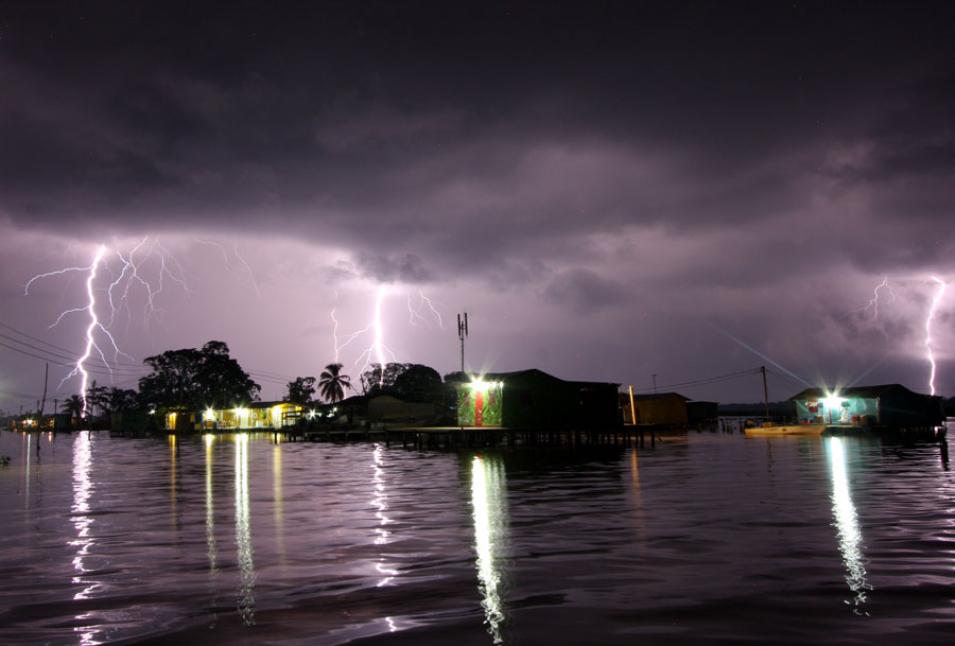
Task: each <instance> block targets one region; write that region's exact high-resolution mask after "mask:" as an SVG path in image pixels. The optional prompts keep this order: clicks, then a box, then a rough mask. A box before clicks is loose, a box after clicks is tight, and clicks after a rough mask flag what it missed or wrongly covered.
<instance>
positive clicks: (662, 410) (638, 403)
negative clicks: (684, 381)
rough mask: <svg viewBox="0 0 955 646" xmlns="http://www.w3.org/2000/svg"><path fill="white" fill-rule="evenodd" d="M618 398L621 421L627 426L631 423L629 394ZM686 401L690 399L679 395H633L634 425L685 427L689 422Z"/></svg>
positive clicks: (620, 395)
mask: <svg viewBox="0 0 955 646" xmlns="http://www.w3.org/2000/svg"><path fill="white" fill-rule="evenodd" d="M618 397H619V402H620V410H621V412H622V417H623V419H625V420H626V421H627V423H628V424H631V423H633V413H632V412H631V410H630V394H629V393H620V394H619V396H618ZM688 401H690V398H689V397H684V396H683V395H681V394H680V393H652V394H641V395H637V394H635V395H634V396H633V403H634V407H635V408H636V418H637V419H636V423H637V424H651V425H654V426H671V427H678V426H686V425H687V423H688V422H689V415H688V413H687V402H688Z"/></svg>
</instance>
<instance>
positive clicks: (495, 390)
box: [458, 369, 620, 429]
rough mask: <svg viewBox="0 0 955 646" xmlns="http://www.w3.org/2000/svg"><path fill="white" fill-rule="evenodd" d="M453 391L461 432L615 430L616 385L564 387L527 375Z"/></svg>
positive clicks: (493, 376) (485, 378) (488, 379)
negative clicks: (464, 429) (469, 428)
mask: <svg viewBox="0 0 955 646" xmlns="http://www.w3.org/2000/svg"><path fill="white" fill-rule="evenodd" d="M458 388H459V391H458V424H459V425H461V426H489V427H509V428H542V429H545V428H546V429H568V428H572V429H587V428H612V427H614V426H619V425H620V414H619V411H618V407H617V388H619V384H611V383H602V382H594V381H564V380H563V379H559V378H557V377H554V376H553V375H549V374H547V373H546V372H543V371H541V370H536V369H531V370H521V371H518V372H497V373H488V374H485V375H482V376H481V377H480V378H474V379H473V380H472V381H470V382H468V383H462V384H460V385H459V386H458Z"/></svg>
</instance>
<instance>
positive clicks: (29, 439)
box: [23, 433, 33, 509]
mask: <svg viewBox="0 0 955 646" xmlns="http://www.w3.org/2000/svg"><path fill="white" fill-rule="evenodd" d="M24 435H25V436H26V441H27V452H26V459H25V460H24V468H23V472H24V480H25V481H26V482H25V483H24V489H23V494H24V496H23V505H24V507H26V508H27V509H29V508H30V471H31V470H32V469H31V462H30V461H31V460H32V459H33V447H32V446H31V445H32V444H33V434H32V433H24Z"/></svg>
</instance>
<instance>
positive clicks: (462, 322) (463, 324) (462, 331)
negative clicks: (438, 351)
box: [458, 312, 468, 374]
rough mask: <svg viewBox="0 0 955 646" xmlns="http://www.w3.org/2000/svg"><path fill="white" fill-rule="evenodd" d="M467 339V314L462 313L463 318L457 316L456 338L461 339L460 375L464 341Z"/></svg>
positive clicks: (462, 368) (462, 366) (462, 371)
mask: <svg viewBox="0 0 955 646" xmlns="http://www.w3.org/2000/svg"><path fill="white" fill-rule="evenodd" d="M467 337H468V313H467V312H465V313H464V318H461V315H460V314H458V338H459V339H461V373H462V374H463V373H464V339H466V338H467Z"/></svg>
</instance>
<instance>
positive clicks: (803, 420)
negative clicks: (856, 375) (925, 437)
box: [789, 384, 945, 429]
mask: <svg viewBox="0 0 955 646" xmlns="http://www.w3.org/2000/svg"><path fill="white" fill-rule="evenodd" d="M789 401H791V402H793V404H794V405H795V409H796V419H797V420H798V422H799V423H800V424H829V425H850V426H860V427H868V428H897V429H901V428H905V429H915V428H932V427H935V426H940V425H941V424H942V422H943V421H944V420H945V413H944V410H943V399H942V398H941V397H936V396H934V395H923V394H921V393H916V392H912V391H911V390H909V389H908V388H906V387H905V386H902V385H901V384H884V385H880V386H856V387H852V388H844V389H840V390H835V391H829V390H824V389H822V388H807V389H806V390H804V391H802V392H800V393H798V394H796V395H794V396H792V397H790V399H789Z"/></svg>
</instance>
